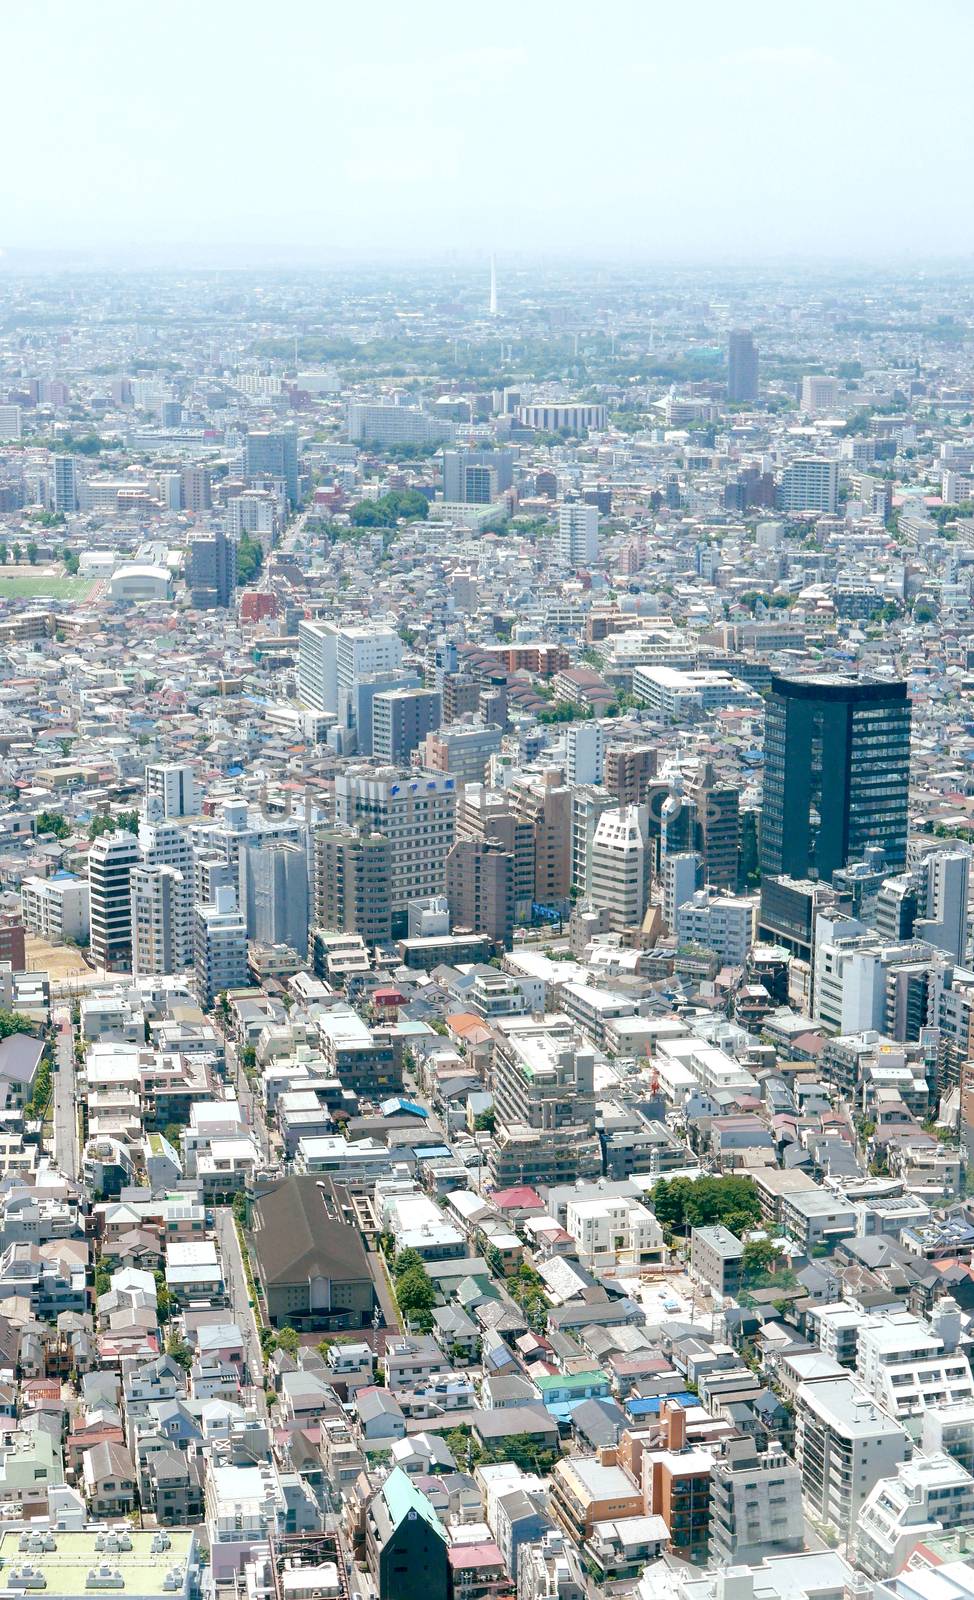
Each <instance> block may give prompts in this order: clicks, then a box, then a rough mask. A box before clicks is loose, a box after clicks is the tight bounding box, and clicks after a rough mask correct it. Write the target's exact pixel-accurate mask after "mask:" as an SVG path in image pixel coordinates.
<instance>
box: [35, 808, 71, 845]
mask: <svg viewBox="0 0 974 1600" xmlns="http://www.w3.org/2000/svg"><path fill="white" fill-rule="evenodd" d="M34 832H35V833H53V835H54V837H55V839H66V838H67V837H68V834H69V833H70V832H71V825H70V823H69V822H68V820H67V818H66V816H65V815H64V812H63V811H38V813H37V816H36V817H35V818H34Z"/></svg>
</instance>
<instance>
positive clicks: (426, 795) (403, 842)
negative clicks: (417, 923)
mask: <svg viewBox="0 0 974 1600" xmlns="http://www.w3.org/2000/svg"><path fill="white" fill-rule="evenodd" d="M456 803H457V793H456V780H455V779H454V778H453V777H450V776H447V775H444V774H442V773H436V774H430V773H428V772H412V771H409V770H405V771H403V770H402V769H400V768H398V767H350V768H349V769H348V771H346V772H340V773H339V774H338V775H337V777H336V778H335V814H336V820H337V821H338V822H341V823H346V824H352V825H358V826H363V825H364V826H368V827H370V828H372V829H374V830H375V831H376V832H378V833H383V834H385V835H386V837H387V838H388V839H389V841H390V846H391V873H390V903H391V908H392V918H393V933H394V934H398V931H399V929H400V928H401V927H403V926H404V924H405V919H406V908H407V906H408V903H409V901H410V900H423V899H426V898H428V897H429V896H430V895H442V894H443V892H444V890H445V889H446V858H447V856H448V855H449V853H450V850H451V848H452V846H453V841H454V836H455V826H456Z"/></svg>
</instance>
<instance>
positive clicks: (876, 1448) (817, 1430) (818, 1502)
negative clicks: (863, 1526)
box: [795, 1378, 913, 1538]
mask: <svg viewBox="0 0 974 1600" xmlns="http://www.w3.org/2000/svg"><path fill="white" fill-rule="evenodd" d="M912 1454H913V1447H912V1445H911V1443H910V1440H909V1438H908V1436H907V1433H906V1430H905V1429H904V1428H902V1427H901V1426H900V1424H899V1423H898V1422H895V1421H894V1420H893V1418H892V1417H891V1416H889V1415H888V1413H887V1412H885V1411H883V1410H881V1409H880V1407H879V1406H877V1405H876V1404H875V1402H874V1401H873V1399H872V1398H871V1396H870V1394H869V1392H868V1390H866V1389H864V1388H863V1387H862V1385H861V1384H859V1383H856V1382H855V1380H854V1379H852V1378H834V1379H832V1378H826V1379H823V1380H821V1381H820V1382H815V1383H803V1384H800V1385H799V1388H798V1392H797V1395H796V1436H795V1459H796V1461H797V1463H798V1469H799V1471H800V1472H801V1477H802V1495H803V1497H804V1500H805V1507H806V1510H807V1511H808V1513H809V1514H810V1515H811V1516H813V1517H815V1518H816V1519H817V1521H819V1522H823V1523H826V1524H827V1525H828V1526H830V1527H833V1528H835V1529H836V1531H837V1533H838V1534H839V1536H840V1537H841V1538H848V1536H849V1534H850V1532H851V1531H852V1530H853V1529H854V1527H855V1524H856V1521H857V1520H858V1517H859V1513H860V1511H861V1509H862V1506H863V1504H864V1502H865V1500H866V1499H867V1497H868V1495H869V1494H870V1493H871V1492H872V1490H873V1489H874V1488H875V1486H876V1484H877V1483H878V1482H879V1480H880V1478H888V1477H891V1476H892V1475H893V1474H894V1473H895V1472H896V1469H897V1467H898V1466H899V1464H900V1462H901V1461H908V1460H909V1459H910V1457H911V1456H912Z"/></svg>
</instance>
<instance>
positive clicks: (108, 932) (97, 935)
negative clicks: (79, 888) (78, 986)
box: [88, 828, 139, 972]
mask: <svg viewBox="0 0 974 1600" xmlns="http://www.w3.org/2000/svg"><path fill="white" fill-rule="evenodd" d="M138 865H139V841H138V840H137V839H136V837H135V834H134V833H129V832H128V830H127V829H125V828H118V829H116V830H115V832H114V833H103V834H101V835H100V836H99V838H97V839H96V840H95V842H94V844H93V845H92V847H91V849H90V850H89V851H88V888H89V898H90V907H91V955H92V960H93V961H94V963H95V965H96V966H97V967H105V968H106V970H107V971H109V972H111V971H123V972H124V971H127V970H128V969H129V967H130V965H131V961H132V891H131V878H132V869H133V868H134V867H136V866H138Z"/></svg>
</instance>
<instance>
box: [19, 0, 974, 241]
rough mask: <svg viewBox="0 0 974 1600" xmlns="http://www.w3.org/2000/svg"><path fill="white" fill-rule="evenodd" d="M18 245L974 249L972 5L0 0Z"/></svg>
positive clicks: (952, 0) (907, 1)
mask: <svg viewBox="0 0 974 1600" xmlns="http://www.w3.org/2000/svg"><path fill="white" fill-rule="evenodd" d="M0 47H2V57H3V63H4V64H3V80H2V81H3V97H2V103H3V123H4V128H5V133H6V137H5V141H4V143H5V148H6V152H7V153H6V157H5V159H4V162H3V164H2V166H0V249H5V250H6V252H7V255H6V261H7V264H8V265H9V264H11V263H12V262H13V261H14V260H15V259H17V257H18V255H19V253H20V252H65V253H68V254H80V255H81V256H83V257H90V258H97V259H99V260H102V259H105V258H112V259H118V260H119V261H124V260H126V259H132V260H138V259H140V258H142V257H152V258H154V259H158V260H159V261H164V262H165V263H166V264H172V265H179V264H180V263H181V262H185V263H186V264H187V265H198V264H207V265H221V266H234V265H239V266H247V265H253V264H257V263H260V262H262V261H269V260H275V261H280V262H286V261H292V262H293V263H294V264H295V265H309V264H316V263H319V262H320V263H321V264H327V263H329V262H349V261H354V260H357V259H362V260H365V259H370V260H371V259H374V260H384V259H389V260H408V259H413V258H422V259H426V258H429V259H444V258H450V257H451V256H452V257H454V258H456V259H461V258H464V259H465V258H469V257H471V256H477V255H485V254H488V253H489V252H491V251H492V250H493V251H496V252H497V254H498V258H499V259H501V258H503V257H504V255H505V254H506V255H507V256H508V257H510V258H514V257H515V256H517V257H522V258H524V257H528V256H532V255H533V256H543V257H555V258H560V257H565V256H577V257H584V258H585V259H597V260H610V259H611V260H620V261H622V260H627V259H634V260H648V261H654V260H658V261H684V260H685V261H707V262H726V261H737V260H746V261H749V260H764V261H771V260H778V259H782V258H784V259H789V258H816V257H818V258H822V257H824V258H831V259H843V258H854V259H860V260H862V259H868V260H875V261H878V262H885V261H887V260H889V259H890V258H892V257H902V256H912V257H929V258H937V259H945V258H955V259H956V258H961V257H963V256H965V255H966V254H967V253H969V252H971V250H972V248H974V207H972V206H971V204H970V192H971V191H970V174H971V165H972V157H974V95H972V94H971V91H970V82H969V73H970V63H971V60H972V59H974V0H927V3H926V4H925V5H919V4H917V3H916V0H775V3H773V4H772V3H766V0H737V3H734V0H721V3H716V0H683V3H682V4H665V5H664V4H662V3H660V0H604V3H603V4H601V5H598V4H593V3H592V0H585V3H581V0H518V3H514V0H490V3H487V4H485V3H483V0H482V3H480V4H477V5H466V6H464V5H462V4H457V3H456V0H449V3H447V0H413V3H412V4H409V3H406V0H396V3H393V0H357V3H356V0H277V3H276V4H272V3H270V0H260V3H257V0H232V3H231V0H167V3H165V4H159V3H157V0H126V3H119V0H82V3H80V4H79V3H78V0H28V3H26V4H23V3H18V0H0Z"/></svg>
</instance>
